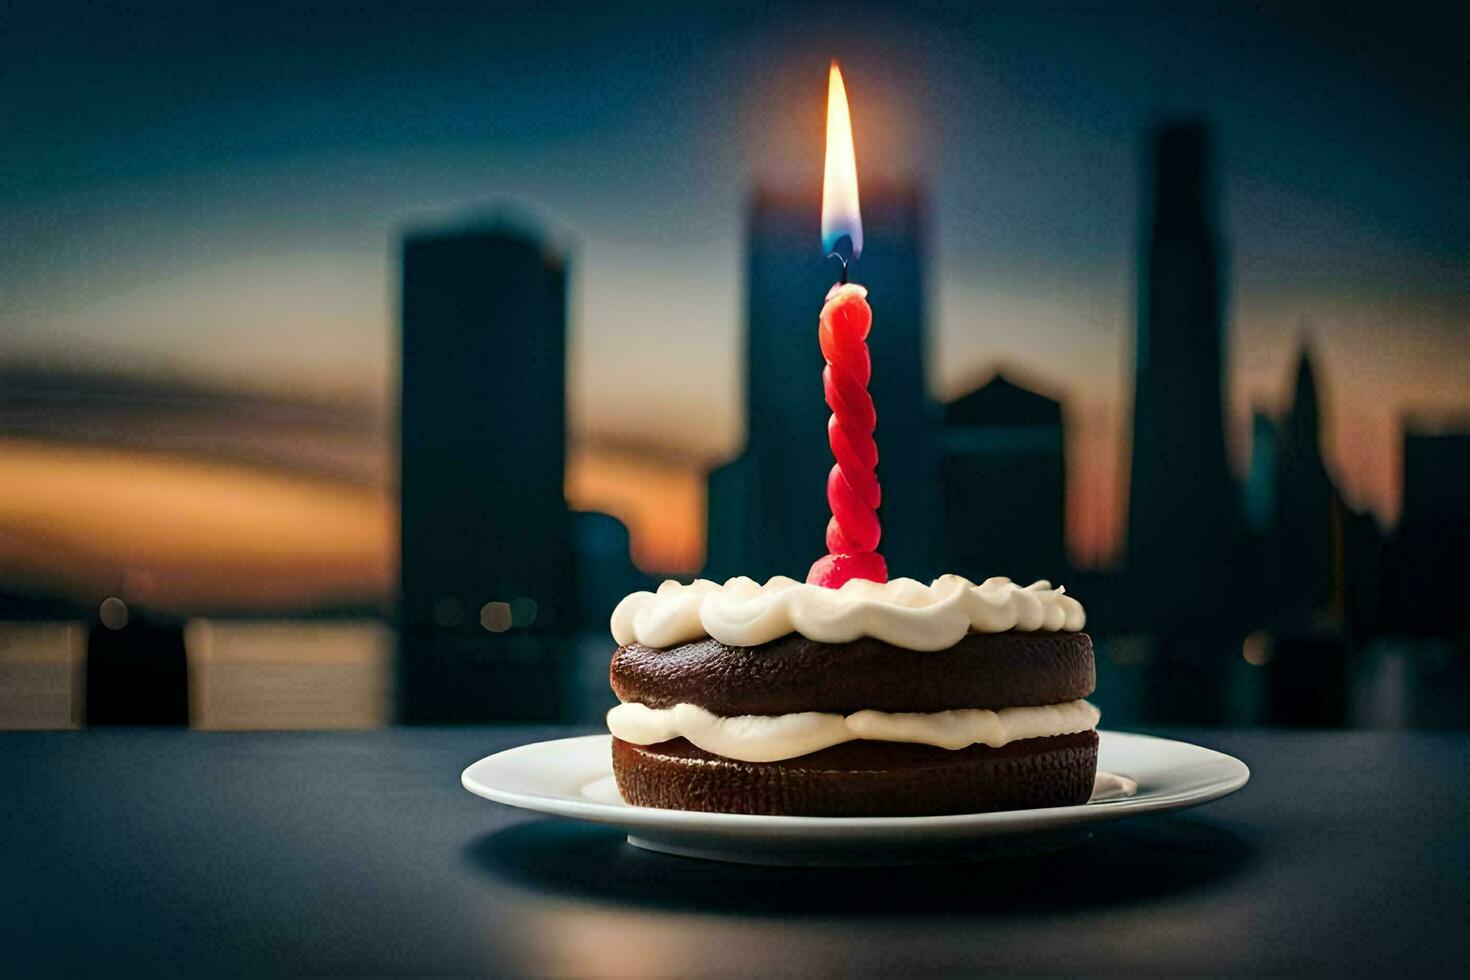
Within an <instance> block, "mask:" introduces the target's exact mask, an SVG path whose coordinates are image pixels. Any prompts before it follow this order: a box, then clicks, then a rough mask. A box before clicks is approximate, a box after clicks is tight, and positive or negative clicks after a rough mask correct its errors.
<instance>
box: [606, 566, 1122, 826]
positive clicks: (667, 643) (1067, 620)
mask: <svg viewBox="0 0 1470 980" xmlns="http://www.w3.org/2000/svg"><path fill="white" fill-rule="evenodd" d="M1084 620H1085V615H1084V612H1083V609H1082V606H1081V604H1080V603H1079V602H1077V600H1076V599H1074V598H1072V597H1071V596H1069V595H1067V594H1066V593H1065V592H1064V591H1063V590H1062V589H1053V588H1051V587H1050V586H1049V585H1048V584H1047V583H1045V582H1037V583H1036V584H1034V585H1032V586H1030V587H1028V588H1021V587H1020V586H1018V585H1016V584H1014V583H1012V582H1010V581H1009V580H1007V579H1000V578H995V579H989V580H987V581H985V582H983V583H981V584H979V585H975V584H974V583H972V582H970V581H968V580H966V579H963V578H960V577H959V576H954V575H946V576H943V577H941V578H939V579H938V580H936V581H935V582H934V583H933V584H932V585H927V586H926V585H924V584H922V583H920V582H917V581H914V580H912V579H902V578H900V579H894V580H892V581H889V582H885V583H877V582H871V581H866V580H863V579H851V580H849V581H848V582H846V583H845V584H843V585H842V586H841V587H840V588H836V589H833V588H828V587H824V586H820V585H814V584H803V583H798V582H796V581H794V580H792V579H788V578H779V577H778V578H773V579H771V580H770V581H769V582H767V583H765V584H764V585H761V584H758V583H756V582H754V581H752V580H750V579H746V578H736V579H731V580H730V581H728V582H726V583H724V584H723V585H720V584H717V583H715V582H710V581H704V580H700V581H696V582H694V583H693V584H691V585H680V584H679V583H677V582H672V581H671V582H665V583H664V584H663V585H662V586H661V587H660V588H659V590H658V591H657V592H638V593H634V594H633V595H630V596H628V597H627V598H626V599H624V600H623V601H622V602H621V603H620V604H619V605H618V607H617V609H616V610H615V611H614V613H613V617H612V631H613V637H614V639H616V640H617V642H618V644H619V647H618V650H617V653H616V654H615V655H614V657H613V661H612V668H611V681H612V686H613V690H614V691H615V692H616V694H617V696H618V699H619V701H621V702H622V703H621V704H619V705H618V707H616V708H614V709H613V710H612V711H611V712H610V713H609V714H608V718H607V722H608V728H609V729H610V730H611V732H612V734H613V772H614V774H615V775H616V777H617V783H618V789H619V791H620V792H621V793H622V796H623V799H624V800H626V801H627V802H628V803H632V804H635V805H639V806H652V807H662V808H670V809H682V810H705V811H720V812H727V813H760V814H787V815H806V816H896V815H917V814H939V813H977V812H982V811H987V810H1003V809H1017V808H1027V807H1044V806H1062V805H1067V804H1075V803H1084V802H1086V801H1087V799H1088V796H1089V795H1090V794H1091V792H1092V785H1093V778H1094V775H1095V772H1096V768H1097V744H1098V743H1097V732H1096V726H1097V720H1098V712H1097V709H1096V708H1094V707H1093V706H1092V705H1090V704H1088V703H1087V701H1085V700H1083V699H1084V698H1085V697H1086V696H1087V695H1088V694H1090V693H1092V689H1093V683H1094V677H1095V674H1094V667H1093V654H1092V641H1091V639H1090V638H1089V637H1088V635H1087V634H1086V633H1084V632H1082V626H1083V623H1084Z"/></svg>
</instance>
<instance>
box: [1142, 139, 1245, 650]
mask: <svg viewBox="0 0 1470 980" xmlns="http://www.w3.org/2000/svg"><path fill="white" fill-rule="evenodd" d="M1213 197H1214V194H1213V189H1212V177H1211V173H1210V161H1209V141H1208V137H1207V134H1206V131H1205V129H1204V127H1203V126H1202V125H1200V124H1195V123H1185V124H1173V125H1167V126H1164V127H1162V128H1161V129H1159V130H1158V132H1157V133H1156V134H1155V139H1154V146H1153V167H1152V184H1151V187H1150V188H1149V190H1148V191H1147V192H1146V194H1145V198H1146V200H1147V202H1148V203H1147V208H1148V213H1147V214H1146V217H1145V221H1144V228H1145V229H1147V231H1146V234H1147V238H1146V239H1145V243H1144V252H1143V256H1142V261H1141V262H1140V276H1139V290H1138V334H1137V351H1136V363H1135V371H1134V401H1133V460H1132V481H1131V489H1130V494H1129V503H1128V573H1129V576H1130V579H1131V581H1132V583H1133V587H1134V591H1135V594H1136V595H1137V596H1138V598H1139V600H1140V602H1143V603H1146V604H1147V606H1148V608H1149V609H1150V610H1152V612H1151V615H1152V616H1153V617H1154V621H1152V622H1150V623H1148V624H1146V625H1150V626H1156V627H1160V628H1168V627H1171V626H1191V627H1194V626H1200V625H1208V624H1211V623H1219V622H1221V621H1223V620H1226V619H1228V618H1229V617H1232V616H1234V615H1235V614H1236V613H1235V603H1234V602H1233V601H1232V593H1233V591H1234V589H1235V588H1236V585H1237V582H1238V578H1239V571H1240V569H1239V568H1238V563H1239V559H1240V533H1241V527H1242V519H1241V508H1240V504H1239V500H1238V493H1237V489H1236V485H1235V481H1234V479H1233V478H1232V476H1231V474H1230V468H1229V465H1228V462H1227V458H1226V446H1225V419H1224V402H1223V390H1222V389H1223V377H1222V372H1223V366H1224V361H1225V358H1224V353H1223V346H1224V313H1223V306H1224V297H1223V290H1222V288H1221V265H1222V259H1221V254H1220V252H1221V249H1220V245H1219V243H1218V241H1217V238H1216V233H1215V228H1214V216H1213Z"/></svg>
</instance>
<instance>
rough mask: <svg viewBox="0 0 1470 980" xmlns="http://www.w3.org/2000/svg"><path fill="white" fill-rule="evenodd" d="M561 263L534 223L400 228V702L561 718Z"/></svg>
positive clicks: (448, 716)
mask: <svg viewBox="0 0 1470 980" xmlns="http://www.w3.org/2000/svg"><path fill="white" fill-rule="evenodd" d="M566 334H567V324H566V266H565V261H564V260H563V258H562V257H561V256H560V255H558V254H557V253H556V252H554V251H552V250H551V249H549V248H548V247H547V246H546V245H545V244H544V243H543V242H541V241H539V240H538V239H537V238H535V237H534V236H532V235H531V234H529V233H526V232H523V231H519V230H513V229H509V228H505V227H498V226H497V227H488V228H486V227H471V228H464V229H451V230H446V231H442V232H429V233H423V234H413V235H410V236H408V237H407V238H406V239H405V241H404V243H403V292H402V352H401V359H402V365H401V367H402V375H403V387H402V399H401V406H400V412H401V423H400V424H401V429H400V457H401V485H400V491H401V494H402V522H401V544H402V552H401V555H402V558H401V579H400V582H401V587H400V597H399V617H400V629H401V643H402V648H401V651H400V658H399V685H398V694H399V710H400V715H401V717H402V718H403V720H406V721H432V720H455V719H465V720H470V719H488V718H497V717H500V718H508V717H551V716H554V715H555V714H556V712H557V708H558V698H559V693H558V686H559V683H560V678H559V676H558V672H557V671H558V668H557V661H558V657H557V654H558V652H559V651H560V649H561V640H562V638H563V636H564V634H565V632H566V631H567V630H569V629H570V627H571V626H572V621H573V618H574V611H575V606H576V595H577V593H576V587H575V579H574V574H573V561H572V554H573V547H572V523H571V515H570V513H569V511H568V508H567V505H566V501H565V498H564V496H563V482H564V481H563V476H564V469H565V457H566Z"/></svg>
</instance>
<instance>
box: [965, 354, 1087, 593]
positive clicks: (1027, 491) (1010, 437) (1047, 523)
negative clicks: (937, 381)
mask: <svg viewBox="0 0 1470 980" xmlns="http://www.w3.org/2000/svg"><path fill="white" fill-rule="evenodd" d="M1065 445H1066V443H1065V438H1064V434H1063V430H1062V406H1061V403H1060V402H1057V401H1056V400H1055V399H1052V398H1048V397H1046V396H1045V395H1042V394H1039V393H1037V392H1034V391H1031V390H1029V389H1027V388H1023V387H1021V386H1020V385H1018V384H1015V383H1014V382H1012V381H1011V380H1010V379H1008V378H1006V377H1005V376H1004V375H1002V374H997V375H996V376H995V377H994V378H992V379H991V380H990V381H988V382H986V383H985V384H983V385H981V386H980V387H979V388H976V389H975V390H974V391H971V392H970V393H969V394H967V395H962V396H960V397H959V398H957V399H955V400H954V401H953V402H951V403H950V404H949V405H948V406H947V407H946V409H945V415H944V429H943V432H942V433H941V435H940V462H939V472H940V481H939V482H940V493H941V499H942V501H943V505H942V507H941V509H940V515H941V520H942V522H943V528H944V533H943V534H942V535H941V536H940V541H941V543H940V556H941V561H942V563H943V566H944V568H945V569H947V570H949V571H953V572H957V573H959V574H962V575H966V576H968V577H969V578H972V579H974V580H975V581H981V580H983V579H985V578H989V577H990V576H992V575H1004V576H1006V577H1007V578H1011V579H1015V580H1016V581H1018V582H1023V583H1030V582H1033V581H1035V580H1037V579H1042V578H1044V579H1049V580H1051V581H1052V582H1054V583H1055V582H1058V581H1065V579H1063V576H1064V575H1065V574H1066V545H1065V537H1066V530H1065V515H1066V499H1067V483H1066V477H1067V467H1066V456H1065Z"/></svg>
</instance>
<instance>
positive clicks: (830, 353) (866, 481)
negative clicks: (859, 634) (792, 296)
mask: <svg viewBox="0 0 1470 980" xmlns="http://www.w3.org/2000/svg"><path fill="white" fill-rule="evenodd" d="M844 278H845V277H844ZM867 295H868V291H867V290H866V289H864V288H863V287H862V286H858V285H855V284H852V283H847V282H843V283H839V284H838V285H836V286H833V287H832V290H831V292H829V293H828V294H827V302H826V303H825V304H824V305H823V306H822V315H821V318H820V319H819V321H818V327H817V336H818V339H819V340H820V342H821V345H822V356H823V357H824V358H826V361H827V366H826V368H824V369H823V371H822V389H823V392H824V393H825V395H826V397H827V405H828V406H829V407H830V408H831V409H832V417H831V418H830V419H828V420H827V441H828V443H829V444H830V445H831V446H832V455H833V456H834V457H836V459H837V462H836V464H835V465H834V466H833V467H832V471H831V472H830V473H829V474H828V475H827V504H828V505H829V506H830V507H831V509H832V520H831V521H829V522H828V523H827V552H828V553H827V554H826V555H825V556H824V557H822V558H819V559H817V561H816V562H815V563H814V564H813V565H812V568H811V571H810V572H808V573H807V576H806V580H807V581H808V582H809V583H811V584H813V585H823V586H826V587H828V588H832V589H835V588H839V587H841V586H842V584H843V583H844V582H846V581H848V580H849V579H854V578H862V579H869V580H871V581H874V582H886V581H888V565H887V563H886V562H884V561H883V556H882V555H880V554H878V540H879V538H880V537H882V534H883V531H882V528H881V527H880V526H879V524H878V504H879V503H880V502H881V500H882V495H883V494H882V490H881V488H880V487H879V486H878V475H877V473H876V472H875V469H876V467H877V465H878V444H877V443H876V442H875V441H874V440H873V429H874V428H875V427H876V426H877V424H878V413H877V412H876V411H875V410H874V408H873V396H872V395H870V394H868V379H869V378H870V377H871V376H872V373H873V365H872V361H871V360H870V359H869V357H868V331H869V330H870V329H872V326H873V310H872V308H871V307H870V306H868V301H867V299H866V298H865V297H866V296H867Z"/></svg>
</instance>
